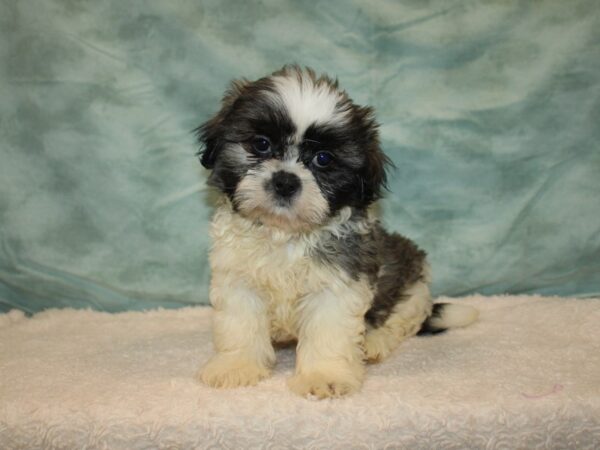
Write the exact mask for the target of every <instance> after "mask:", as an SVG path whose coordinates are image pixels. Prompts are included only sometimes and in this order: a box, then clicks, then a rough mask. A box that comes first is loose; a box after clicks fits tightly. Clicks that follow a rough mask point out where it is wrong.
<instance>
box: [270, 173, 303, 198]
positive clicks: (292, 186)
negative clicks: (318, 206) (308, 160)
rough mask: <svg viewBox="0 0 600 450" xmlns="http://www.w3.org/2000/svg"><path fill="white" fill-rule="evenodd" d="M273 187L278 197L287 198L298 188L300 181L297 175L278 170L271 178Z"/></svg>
mask: <svg viewBox="0 0 600 450" xmlns="http://www.w3.org/2000/svg"><path fill="white" fill-rule="evenodd" d="M271 183H272V184H273V189H274V190H275V193H276V194H277V195H279V196H280V197H284V198H289V197H291V196H292V195H294V194H295V193H296V192H297V191H299V190H300V187H301V184H302V183H301V182H300V178H298V175H295V174H293V173H289V172H284V171H283V170H280V171H279V172H275V173H274V174H273V177H272V178H271Z"/></svg>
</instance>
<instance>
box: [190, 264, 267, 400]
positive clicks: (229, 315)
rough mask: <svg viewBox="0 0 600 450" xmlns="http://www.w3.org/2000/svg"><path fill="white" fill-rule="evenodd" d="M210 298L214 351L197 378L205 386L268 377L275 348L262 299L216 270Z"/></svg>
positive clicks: (229, 385)
mask: <svg viewBox="0 0 600 450" xmlns="http://www.w3.org/2000/svg"><path fill="white" fill-rule="evenodd" d="M210 300H211V303H212V305H213V307H214V313H213V340H214V345H215V349H216V351H217V354H216V355H214V356H213V357H212V358H211V360H210V361H209V362H208V363H207V364H206V365H205V366H204V367H203V368H202V370H201V371H200V373H199V378H200V379H201V380H202V381H203V382H204V383H206V384H208V385H209V386H213V387H223V388H233V387H237V386H249V385H254V384H256V383H258V382H259V381H260V380H261V379H263V378H266V377H267V376H269V374H270V368H271V367H272V366H273V363H274V362H275V351H274V350H273V345H272V344H271V339H270V335H269V322H268V317H267V311H266V308H265V304H264V302H263V300H262V299H261V298H260V297H259V296H258V294H257V293H256V292H255V291H253V290H252V289H250V288H249V287H248V286H246V285H245V284H244V283H242V282H240V281H237V280H234V279H233V278H232V277H229V276H227V275H223V274H219V273H214V274H213V277H212V281H211V289H210Z"/></svg>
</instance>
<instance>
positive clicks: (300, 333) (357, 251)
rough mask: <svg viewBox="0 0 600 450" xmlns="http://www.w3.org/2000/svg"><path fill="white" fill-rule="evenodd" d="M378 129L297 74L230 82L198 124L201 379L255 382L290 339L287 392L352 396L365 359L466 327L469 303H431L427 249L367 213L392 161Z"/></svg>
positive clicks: (328, 86)
mask: <svg viewBox="0 0 600 450" xmlns="http://www.w3.org/2000/svg"><path fill="white" fill-rule="evenodd" d="M377 128H378V126H377V123H376V122H375V119H374V116H373V110H372V109H371V108H369V107H362V106H358V105H356V104H354V103H353V101H352V100H351V99H350V98H349V97H348V95H347V93H346V92H345V91H343V90H341V89H340V88H339V87H338V83H337V81H334V80H332V79H330V78H328V77H327V76H317V75H316V74H315V73H314V72H313V71H312V70H310V69H302V68H300V67H298V66H285V67H284V68H282V69H281V70H279V71H277V72H275V73H273V74H272V75H270V76H267V77H264V78H261V79H259V80H257V81H247V80H241V81H234V82H233V83H232V84H231V88H230V89H229V90H228V91H227V92H226V93H225V96H224V97H223V100H222V106H221V110H220V111H219V112H218V113H217V115H216V116H214V117H213V118H212V119H210V120H209V121H208V122H206V123H204V124H203V125H201V126H200V127H199V128H198V136H199V139H200V141H201V143H202V144H203V150H202V151H201V161H202V164H203V165H204V167H206V168H208V169H211V170H212V172H211V174H210V177H209V184H210V185H212V186H214V187H216V188H217V189H219V190H220V191H221V192H222V193H223V194H224V195H223V196H222V201H221V203H220V204H219V206H218V207H217V210H216V212H215V215H214V218H213V221H212V226H211V237H212V239H213V247H212V250H211V253H210V265H211V270H212V280H211V286H210V301H211V303H212V305H213V307H214V316H213V334H214V345H215V348H216V354H215V355H214V356H213V357H212V359H211V360H210V361H209V362H208V363H207V364H206V365H205V366H204V367H203V368H202V370H201V371H200V373H199V378H200V379H201V380H202V381H203V382H204V383H206V384H208V385H210V386H215V387H229V388H230V387H236V386H245V385H253V384H256V383H257V382H258V381H259V380H261V379H262V378H265V377H267V376H268V375H269V373H270V369H271V368H272V366H273V364H274V362H275V352H274V349H273V344H274V343H289V342H292V343H293V342H297V359H296V370H295V374H294V376H293V377H292V378H291V379H290V380H289V386H290V388H291V389H292V390H293V391H294V392H296V393H298V394H300V395H303V396H307V395H314V396H317V397H319V398H323V397H336V396H340V395H344V394H350V393H352V392H355V391H356V390H358V389H359V388H360V386H361V383H362V380H363V377H364V373H365V362H375V361H380V360H381V359H383V358H385V357H386V356H388V355H389V354H390V352H391V351H392V350H393V349H394V348H396V347H397V346H398V344H400V342H401V341H402V340H404V339H405V338H407V337H409V336H412V335H415V334H417V332H419V331H420V330H421V331H429V332H436V331H441V330H444V329H445V328H448V327H454V326H464V325H467V324H469V323H471V322H472V321H474V320H475V318H476V317H477V311H476V310H474V309H472V308H470V307H467V306H461V305H449V304H437V305H433V304H432V301H431V296H430V294H429V288H428V283H429V273H428V267H427V263H426V258H425V252H423V251H422V250H420V249H419V248H417V246H416V245H415V244H414V243H412V242H411V241H410V240H408V239H406V238H404V237H402V236H400V235H398V234H394V233H388V232H387V231H385V230H384V229H383V228H382V227H381V225H380V224H379V222H378V221H377V220H376V219H375V218H374V217H373V214H372V212H371V211H370V208H369V207H370V206H371V205H372V204H373V202H375V201H376V200H377V199H378V198H379V197H380V196H381V191H382V188H383V187H384V185H385V182H386V172H385V169H386V165H387V164H388V162H389V160H388V158H387V157H386V156H385V155H384V153H383V152H382V150H381V148H380V145H379V137H378V130H377Z"/></svg>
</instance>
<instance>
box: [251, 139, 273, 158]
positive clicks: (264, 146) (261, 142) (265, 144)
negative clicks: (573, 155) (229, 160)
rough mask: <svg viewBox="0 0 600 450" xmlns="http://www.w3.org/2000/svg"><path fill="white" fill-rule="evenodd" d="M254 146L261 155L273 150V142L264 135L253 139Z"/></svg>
mask: <svg viewBox="0 0 600 450" xmlns="http://www.w3.org/2000/svg"><path fill="white" fill-rule="evenodd" d="M252 147H253V148H254V150H255V151H256V153H258V154H260V155H266V154H267V153H269V152H270V151H271V143H270V142H269V140H268V139H267V138H265V137H262V136H257V137H255V138H254V140H253V141H252Z"/></svg>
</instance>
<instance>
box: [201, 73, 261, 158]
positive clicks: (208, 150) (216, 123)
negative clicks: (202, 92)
mask: <svg viewBox="0 0 600 450" xmlns="http://www.w3.org/2000/svg"><path fill="white" fill-rule="evenodd" d="M249 83H250V82H249V81H248V80H246V79H242V80H234V81H232V82H231V84H230V86H229V89H228V90H227V91H226V92H225V94H224V95H223V99H222V100H221V109H220V110H219V112H218V113H217V114H216V115H215V116H213V117H212V118H211V119H209V120H207V121H206V122H204V123H203V124H202V125H200V126H199V127H198V128H196V130H195V132H196V136H197V137H198V141H199V142H200V144H201V145H202V149H201V150H200V151H199V152H198V156H200V162H201V163H202V165H203V166H204V167H206V168H207V169H212V168H213V167H214V166H215V162H216V160H217V156H218V155H219V152H220V151H221V148H222V147H223V144H224V142H223V139H222V135H223V123H224V122H225V119H226V118H227V116H228V115H229V113H230V112H231V111H232V109H233V106H234V104H235V102H236V100H237V99H238V98H239V97H240V95H241V94H242V93H243V92H244V90H245V89H246V87H247V86H248V84H249Z"/></svg>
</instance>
